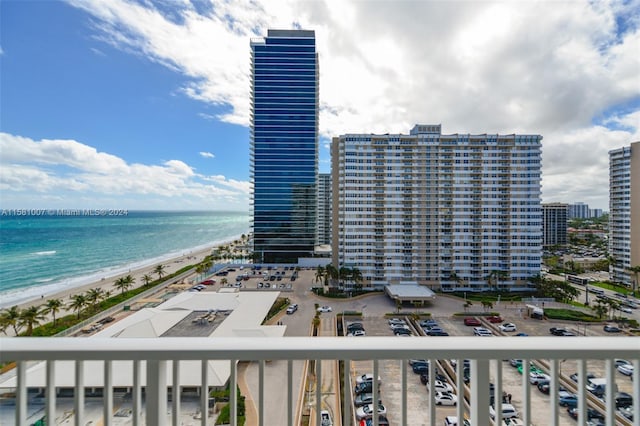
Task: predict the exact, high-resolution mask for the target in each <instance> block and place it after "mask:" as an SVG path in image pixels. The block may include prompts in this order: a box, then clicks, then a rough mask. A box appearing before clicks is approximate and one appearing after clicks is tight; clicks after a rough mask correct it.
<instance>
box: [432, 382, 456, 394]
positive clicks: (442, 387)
mask: <svg viewBox="0 0 640 426" xmlns="http://www.w3.org/2000/svg"><path fill="white" fill-rule="evenodd" d="M433 389H434V391H435V392H453V387H451V385H450V384H449V383H445V382H441V381H440V380H434V381H433ZM427 390H429V385H427Z"/></svg>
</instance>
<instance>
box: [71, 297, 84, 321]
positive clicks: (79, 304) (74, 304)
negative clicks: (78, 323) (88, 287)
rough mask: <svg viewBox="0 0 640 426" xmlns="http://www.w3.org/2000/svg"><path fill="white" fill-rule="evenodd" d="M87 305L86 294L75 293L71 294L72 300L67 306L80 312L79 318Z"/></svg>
mask: <svg viewBox="0 0 640 426" xmlns="http://www.w3.org/2000/svg"><path fill="white" fill-rule="evenodd" d="M85 306H87V298H86V297H85V295H84V294H74V295H73V296H71V302H69V305H68V306H67V308H68V309H71V310H72V311H76V312H77V313H78V319H79V318H80V312H82V310H83V309H84V308H85Z"/></svg>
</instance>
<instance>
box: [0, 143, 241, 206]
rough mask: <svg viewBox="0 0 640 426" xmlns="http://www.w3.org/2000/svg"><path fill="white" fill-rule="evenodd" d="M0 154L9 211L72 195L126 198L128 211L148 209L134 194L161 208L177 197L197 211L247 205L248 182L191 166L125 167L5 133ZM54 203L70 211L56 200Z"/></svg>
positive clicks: (77, 147)
mask: <svg viewBox="0 0 640 426" xmlns="http://www.w3.org/2000/svg"><path fill="white" fill-rule="evenodd" d="M0 151H1V152H2V153H3V155H2V157H0V165H1V166H2V167H1V168H0V190H2V191H3V193H5V194H11V195H10V197H8V198H9V200H14V201H12V204H13V206H14V207H26V206H34V204H33V203H36V204H35V206H36V207H42V205H38V203H39V202H40V201H39V200H44V199H51V197H54V196H57V195H58V194H60V193H74V194H75V196H74V199H81V198H82V197H90V198H92V199H103V200H106V199H110V197H112V196H114V195H118V196H128V197H132V198H133V199H134V200H135V201H134V203H137V204H136V205H134V206H122V207H129V208H142V207H145V206H148V205H147V204H144V205H141V204H139V203H140V200H139V199H138V200H136V199H135V196H136V195H140V196H144V197H145V199H146V200H148V201H150V202H151V203H155V204H161V203H160V202H161V201H163V202H164V206H165V208H172V206H174V204H173V202H174V201H175V200H176V199H181V198H182V197H184V198H185V199H188V201H189V202H191V203H193V202H195V201H198V202H199V203H200V204H199V206H200V207H201V208H202V207H204V206H208V207H213V208H216V207H217V208H223V207H221V202H222V201H224V205H225V206H226V208H230V207H229V206H232V207H233V208H243V209H244V208H246V205H247V203H248V194H249V190H248V189H249V183H248V182H240V181H234V180H226V179H225V178H224V176H218V177H217V178H216V179H211V178H210V177H207V176H203V175H199V174H197V173H195V172H194V169H193V167H191V166H189V165H188V164H186V163H184V162H183V161H180V160H168V161H165V162H164V163H163V164H160V165H147V164H139V163H133V164H128V163H127V162H125V161H124V160H122V159H121V158H118V157H116V156H114V155H110V154H107V153H103V152H97V151H96V150H95V149H94V148H91V147H89V146H87V145H84V144H82V143H80V142H77V141H73V140H48V139H46V140H41V141H35V140H32V139H29V138H25V137H21V136H15V135H11V134H8V133H0ZM18 194H22V196H19V195H18ZM3 198H5V202H6V201H7V199H6V197H4V196H3ZM16 202H23V203H28V205H26V204H22V205H20V204H17V205H16V204H15V203H16ZM57 203H58V204H59V205H60V206H62V207H70V206H68V205H64V204H63V202H62V200H59V201H57ZM179 205H180V203H178V206H179ZM47 207H52V206H47ZM80 207H82V206H80ZM85 207H86V206H85ZM174 207H175V206H174ZM147 208H148V207H147Z"/></svg>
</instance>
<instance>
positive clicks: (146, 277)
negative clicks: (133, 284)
mask: <svg viewBox="0 0 640 426" xmlns="http://www.w3.org/2000/svg"><path fill="white" fill-rule="evenodd" d="M142 281H143V282H144V286H145V287H146V286H148V285H149V283H150V282H151V281H153V278H152V277H151V275H149V274H144V275H143V276H142Z"/></svg>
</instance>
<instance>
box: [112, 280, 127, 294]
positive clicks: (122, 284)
mask: <svg viewBox="0 0 640 426" xmlns="http://www.w3.org/2000/svg"><path fill="white" fill-rule="evenodd" d="M113 286H114V287H115V288H117V289H118V290H120V291H121V292H122V294H124V292H125V291H126V290H127V288H129V283H128V282H127V280H125V278H124V277H120V278H118V279H117V280H116V281H115V282H114V283H113Z"/></svg>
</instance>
